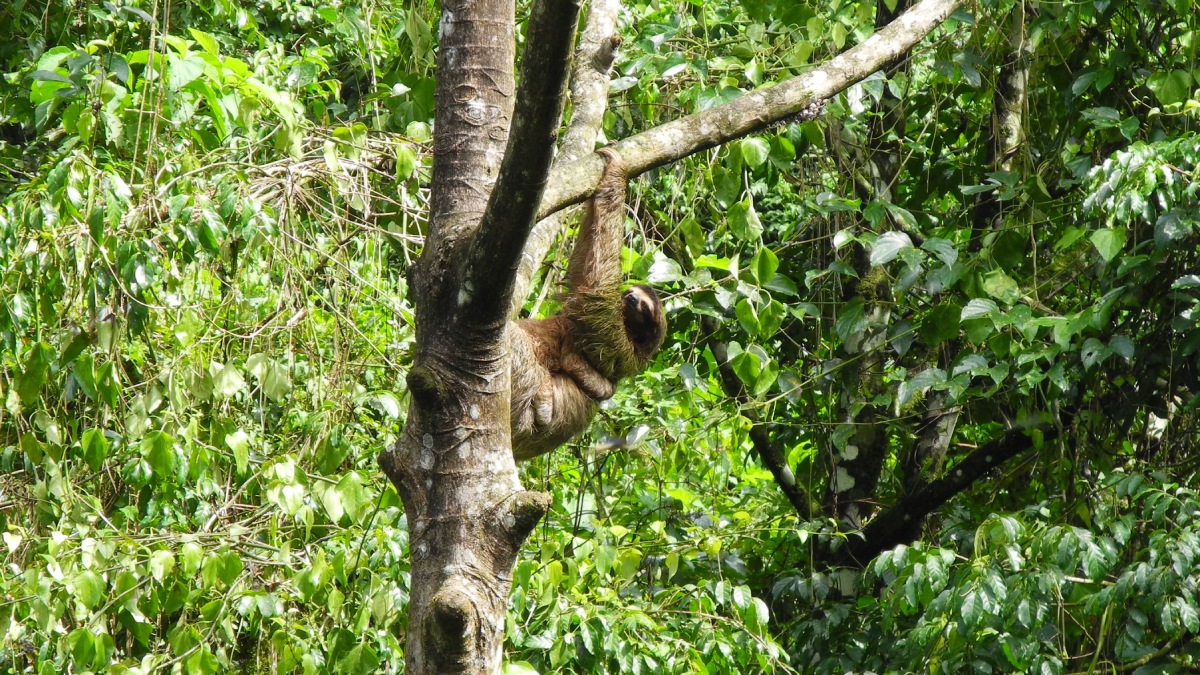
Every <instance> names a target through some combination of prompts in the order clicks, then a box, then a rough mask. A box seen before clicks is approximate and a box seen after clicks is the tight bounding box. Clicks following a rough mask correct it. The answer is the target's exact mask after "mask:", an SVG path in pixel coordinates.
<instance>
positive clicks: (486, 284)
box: [458, 0, 579, 326]
mask: <svg viewBox="0 0 1200 675" xmlns="http://www.w3.org/2000/svg"><path fill="white" fill-rule="evenodd" d="M578 18H579V0H537V2H535V3H534V5H533V9H532V12H531V14H530V16H529V27H528V30H527V38H526V47H525V57H524V58H523V59H522V60H521V79H520V85H519V86H518V88H517V104H516V110H515V111H514V114H513V123H512V128H511V131H510V133H509V137H508V147H507V148H506V149H505V152H504V161H503V162H502V163H501V165H500V177H499V179H498V180H497V181H496V186H495V188H494V189H493V190H492V194H491V197H490V198H489V200H488V205H487V210H486V211H485V212H484V216H483V220H482V222H481V223H480V225H479V230H478V231H477V232H476V234H475V237H474V239H473V241H472V242H471V247H470V249H469V251H468V253H467V257H466V260H465V262H464V263H463V266H462V268H461V269H462V275H461V278H462V284H461V287H460V290H459V296H458V304H459V306H460V308H461V309H462V310H463V312H462V313H461V314H460V315H459V316H460V318H466V317H469V320H470V321H471V322H473V323H475V325H482V326H491V325H503V324H504V322H505V321H507V319H508V307H509V301H510V298H511V294H512V290H513V281H514V279H515V277H516V273H517V265H518V263H519V261H520V254H521V250H522V249H524V248H525V240H526V238H528V236H529V230H530V229H531V228H532V226H533V223H534V216H535V215H536V213H537V207H538V204H539V203H540V202H541V200H542V193H543V191H544V190H545V188H546V176H547V174H548V173H549V171H550V161H551V159H552V158H553V156H554V141H555V137H556V135H557V133H558V127H559V123H560V122H561V120H562V110H563V89H564V86H565V85H566V82H567V72H568V70H569V68H570V64H571V45H572V42H573V40H574V38H575V25H576V22H577V21H578Z"/></svg>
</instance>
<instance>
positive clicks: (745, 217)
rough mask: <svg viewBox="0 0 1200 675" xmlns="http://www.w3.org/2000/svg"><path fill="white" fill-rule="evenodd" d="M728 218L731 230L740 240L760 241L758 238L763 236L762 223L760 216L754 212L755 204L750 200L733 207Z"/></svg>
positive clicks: (737, 203) (742, 201) (735, 204)
mask: <svg viewBox="0 0 1200 675" xmlns="http://www.w3.org/2000/svg"><path fill="white" fill-rule="evenodd" d="M726 218H727V219H728V222H729V229H730V230H732V231H733V234H734V236H736V237H737V238H738V239H741V240H742V241H758V238H759V237H760V236H762V232H763V227H762V223H761V222H760V221H759V220H758V214H757V213H755V212H754V203H753V202H751V201H750V200H749V199H743V200H741V201H740V202H735V203H734V204H733V205H731V206H730V207H729V211H728V212H727V216H726Z"/></svg>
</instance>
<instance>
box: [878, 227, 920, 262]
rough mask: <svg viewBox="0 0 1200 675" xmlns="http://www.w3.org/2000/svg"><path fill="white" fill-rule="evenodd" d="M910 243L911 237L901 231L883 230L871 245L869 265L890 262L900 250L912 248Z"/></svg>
mask: <svg viewBox="0 0 1200 675" xmlns="http://www.w3.org/2000/svg"><path fill="white" fill-rule="evenodd" d="M912 245H913V243H912V239H909V237H908V235H907V234H905V233H903V232H895V231H893V232H884V233H883V234H881V235H879V238H878V239H876V240H875V245H874V246H872V247H871V266H872V267H877V266H879V265H883V264H885V263H889V262H891V261H892V260H894V259H895V258H896V256H898V255H900V251H902V250H903V249H906V248H912Z"/></svg>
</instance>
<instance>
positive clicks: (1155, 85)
mask: <svg viewBox="0 0 1200 675" xmlns="http://www.w3.org/2000/svg"><path fill="white" fill-rule="evenodd" d="M1146 86H1147V87H1149V88H1150V91H1152V92H1154V96H1155V98H1157V99H1158V102H1159V103H1160V104H1162V105H1171V104H1172V103H1183V102H1184V101H1186V100H1187V99H1188V96H1189V95H1190V94H1191V88H1192V75H1191V73H1189V72H1188V71H1186V70H1172V71H1170V72H1163V71H1158V72H1156V73H1154V74H1152V75H1151V76H1150V78H1149V79H1148V80H1147V81H1146Z"/></svg>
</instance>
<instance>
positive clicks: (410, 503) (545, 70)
mask: <svg viewBox="0 0 1200 675" xmlns="http://www.w3.org/2000/svg"><path fill="white" fill-rule="evenodd" d="M577 12H578V4H577V3H576V2H573V1H569V0H538V1H537V2H536V3H535V4H534V7H533V10H532V13H531V16H530V19H529V22H530V23H529V27H528V32H527V34H528V35H529V39H530V44H529V46H528V47H527V49H526V53H525V58H524V60H523V63H522V72H521V86H520V90H519V91H517V92H516V104H515V108H514V103H513V100H514V87H513V82H514V77H513V58H514V53H515V52H514V40H513V21H514V17H513V14H514V10H513V2H512V0H471V1H467V0H447V1H446V2H444V3H443V13H442V19H441V44H440V50H439V53H438V77H437V91H436V97H437V98H436V105H437V111H436V126H435V134H434V168H433V183H432V186H431V199H430V203H431V215H430V225H429V227H430V233H429V237H428V239H427V241H426V244H425V248H424V250H423V252H422V254H421V258H420V259H419V260H418V261H417V263H416V264H415V265H414V266H413V267H412V268H411V271H410V274H409V280H410V285H411V288H412V293H413V301H414V304H415V306H416V318H417V324H416V337H417V339H416V350H415V354H414V360H413V366H412V368H411V370H410V371H409V374H408V387H409V391H410V392H411V394H412V401H411V403H410V405H409V411H408V419H407V422H406V424H405V427H404V431H403V433H402V434H401V438H400V440H399V441H398V442H397V443H396V445H395V446H394V447H393V448H391V449H389V450H387V451H385V452H383V453H382V454H381V455H380V458H379V461H380V465H381V467H382V468H383V470H384V472H385V473H386V474H387V476H388V478H389V479H391V481H392V482H393V483H394V484H395V485H396V489H397V491H398V492H399V493H400V496H401V498H402V499H403V501H404V507H405V513H406V516H407V518H408V526H409V530H410V534H411V543H412V545H411V552H412V577H411V578H412V587H411V595H410V602H409V606H408V642H407V645H406V655H405V657H406V666H407V672H409V673H413V674H425V673H496V672H499V670H500V667H501V662H502V655H503V645H504V616H505V608H506V605H507V599H508V593H509V590H510V588H511V583H512V581H511V575H512V569H513V566H514V564H515V562H516V556H517V552H518V551H519V549H520V547H521V544H522V543H524V541H525V539H526V538H527V537H528V536H529V533H530V531H532V529H533V527H534V526H535V525H536V524H537V522H538V520H539V519H541V517H542V516H543V515H544V514H545V512H546V509H547V508H548V507H549V504H550V497H549V496H548V495H545V494H541V493H535V492H528V491H525V490H524V489H522V487H521V484H520V481H519V480H518V477H517V471H516V465H515V463H514V461H513V456H512V449H511V440H510V435H509V427H508V420H509V361H508V354H507V352H506V342H505V341H504V340H503V338H504V327H505V325H506V323H507V319H508V312H507V308H508V304H509V301H510V297H511V293H512V287H513V280H514V277H515V273H516V267H517V261H518V259H519V254H520V251H521V248H522V247H523V246H524V243H525V238H526V237H527V236H528V233H529V229H530V227H531V226H532V224H533V216H534V211H535V210H536V207H537V204H538V203H539V201H540V199H541V194H542V190H543V188H544V186H545V179H546V174H547V171H548V170H549V166H550V159H551V156H552V148H553V139H554V135H555V133H556V131H557V129H558V126H559V123H560V117H561V112H562V98H563V96H562V92H563V85H564V82H565V80H566V73H567V70H568V66H569V63H570V60H569V55H570V48H571V44H572V42H573V39H574V35H575V22H576V17H577ZM510 132H511V137H510ZM506 143H507V150H506V149H505V148H506ZM502 158H503V159H502ZM498 176H499V187H497V188H495V189H493V185H494V184H495V183H496V182H497V177H498ZM489 197H490V201H489Z"/></svg>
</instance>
